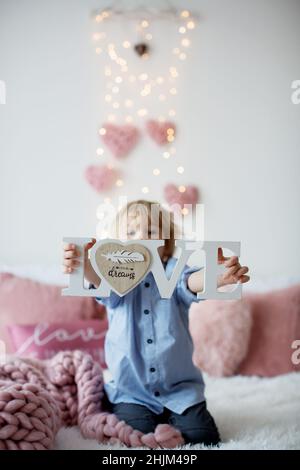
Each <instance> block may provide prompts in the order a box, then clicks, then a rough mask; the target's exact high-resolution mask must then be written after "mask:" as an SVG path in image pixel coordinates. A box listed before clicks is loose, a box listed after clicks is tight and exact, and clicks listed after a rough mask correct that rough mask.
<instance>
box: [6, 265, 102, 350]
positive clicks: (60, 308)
mask: <svg viewBox="0 0 300 470" xmlns="http://www.w3.org/2000/svg"><path fill="white" fill-rule="evenodd" d="M104 316H105V307H103V306H102V305H99V304H98V303H97V302H95V299H92V298H91V297H64V296H62V295H61V286H54V285H50V284H45V283H42V282H37V281H32V280H31V279H26V278H23V277H19V276H15V275H14V274H10V273H0V340H2V341H4V342H5V345H6V351H7V353H9V352H11V344H10V338H9V335H7V331H6V328H5V327H6V326H7V325H10V324H13V325H16V324H17V325H24V324H31V325H32V324H37V323H41V322H49V323H52V322H53V323H62V322H73V321H76V320H91V319H100V318H104Z"/></svg>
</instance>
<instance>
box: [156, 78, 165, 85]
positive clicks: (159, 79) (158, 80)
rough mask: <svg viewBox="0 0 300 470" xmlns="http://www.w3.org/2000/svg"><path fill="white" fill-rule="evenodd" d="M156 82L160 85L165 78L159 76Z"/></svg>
mask: <svg viewBox="0 0 300 470" xmlns="http://www.w3.org/2000/svg"><path fill="white" fill-rule="evenodd" d="M156 83H158V84H159V85H160V84H161V83H164V78H163V77H157V79H156Z"/></svg>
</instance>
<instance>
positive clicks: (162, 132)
mask: <svg viewBox="0 0 300 470" xmlns="http://www.w3.org/2000/svg"><path fill="white" fill-rule="evenodd" d="M146 129H147V132H148V134H149V135H150V137H151V139H153V140H154V142H156V143H157V145H165V144H168V143H170V142H172V141H173V139H174V137H175V131H176V127H175V124H174V123H173V122H158V121H154V119H150V120H149V121H147V123H146Z"/></svg>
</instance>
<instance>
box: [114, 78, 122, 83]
mask: <svg viewBox="0 0 300 470" xmlns="http://www.w3.org/2000/svg"><path fill="white" fill-rule="evenodd" d="M122 81H123V78H122V77H116V78H115V82H116V83H122Z"/></svg>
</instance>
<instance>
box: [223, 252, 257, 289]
mask: <svg viewBox="0 0 300 470" xmlns="http://www.w3.org/2000/svg"><path fill="white" fill-rule="evenodd" d="M218 264H224V266H225V267H226V268H227V269H226V271H225V272H224V274H221V275H220V276H219V281H218V287H221V286H226V285H228V284H236V283H238V282H239V283H242V284H244V283H245V282H248V281H249V280H250V277H249V276H246V273H247V272H248V271H249V269H248V267H247V266H241V265H240V263H239V258H238V256H230V257H225V256H224V255H223V250H222V248H218Z"/></svg>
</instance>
